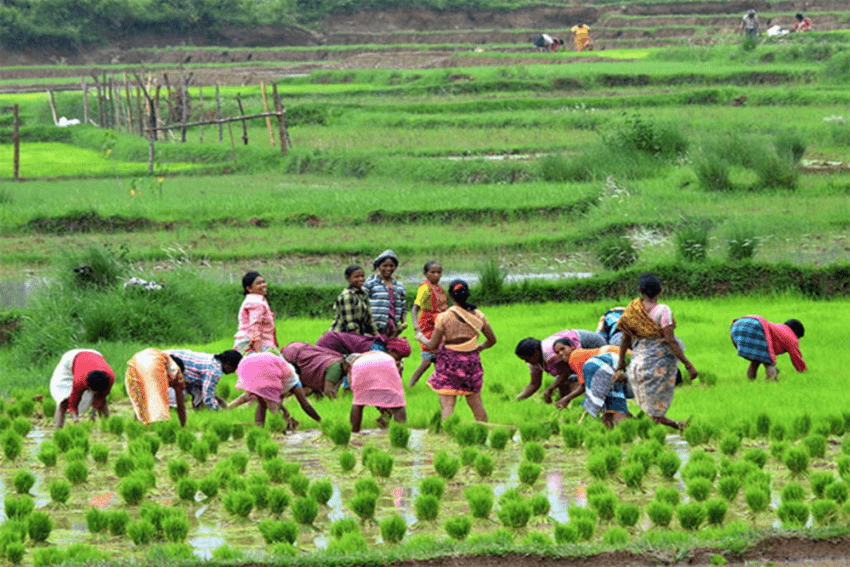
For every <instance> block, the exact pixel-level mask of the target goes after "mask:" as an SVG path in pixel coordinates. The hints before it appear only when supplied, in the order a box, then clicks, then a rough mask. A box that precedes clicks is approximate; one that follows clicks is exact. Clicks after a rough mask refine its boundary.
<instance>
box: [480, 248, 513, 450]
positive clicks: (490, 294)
mask: <svg viewBox="0 0 850 567" xmlns="http://www.w3.org/2000/svg"><path fill="white" fill-rule="evenodd" d="M506 277H508V271H507V270H506V269H505V268H503V267H502V266H501V264H499V260H497V259H496V258H494V257H490V258H489V259H488V260H486V261H485V262H484V263H482V264H481V265H479V266H478V278H479V279H478V286H477V287H476V293H475V296H476V297H478V298H480V299H481V300H482V301H488V300H492V299H496V298H498V297H499V296H500V294H501V293H502V288H503V287H504V285H505V278H506ZM485 435H486V434H485ZM485 439H486V437H485Z"/></svg>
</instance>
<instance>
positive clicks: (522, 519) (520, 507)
mask: <svg viewBox="0 0 850 567" xmlns="http://www.w3.org/2000/svg"><path fill="white" fill-rule="evenodd" d="M496 516H498V518H499V521H500V522H502V524H503V525H504V526H505V527H507V528H524V527H525V526H526V524H528V520H529V519H531V506H530V505H529V503H528V502H527V501H525V500H509V501H507V502H504V503H502V505H501V508H500V509H499V511H498V512H496Z"/></svg>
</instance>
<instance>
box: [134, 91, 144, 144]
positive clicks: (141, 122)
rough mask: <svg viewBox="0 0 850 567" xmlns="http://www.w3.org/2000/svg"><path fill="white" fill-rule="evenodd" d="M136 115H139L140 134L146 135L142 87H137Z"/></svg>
mask: <svg viewBox="0 0 850 567" xmlns="http://www.w3.org/2000/svg"><path fill="white" fill-rule="evenodd" d="M136 116H138V117H139V136H141V137H142V138H144V137H145V120H144V117H143V115H142V89H136Z"/></svg>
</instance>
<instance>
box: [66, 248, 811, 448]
mask: <svg viewBox="0 0 850 567" xmlns="http://www.w3.org/2000/svg"><path fill="white" fill-rule="evenodd" d="M398 265H399V260H398V257H397V256H396V254H395V253H394V252H393V251H392V250H386V251H384V252H383V253H381V254H380V255H379V256H378V257H377V258H376V259H375V261H374V263H373V268H374V273H373V274H372V275H371V276H370V277H369V278H368V279H367V278H366V273H365V270H364V269H363V268H362V267H360V266H356V265H352V266H348V267H347V268H346V269H345V272H344V275H345V278H346V281H347V286H346V287H345V289H343V291H342V292H341V293H340V294H339V296H338V298H337V299H336V301H335V303H334V306H333V311H334V318H333V322H332V324H331V326H330V329H329V330H328V332H326V333H325V334H324V335H322V336H321V337H320V338H319V339H318V340H317V341H316V344H311V343H307V342H301V341H298V342H292V343H289V344H287V345H284V346H283V347H280V346H279V345H278V342H277V336H276V330H275V320H274V312H272V310H271V307H270V305H269V302H268V300H267V297H266V296H267V292H268V284H267V282H266V281H265V280H264V278H263V277H262V276H261V275H260V274H259V273H257V272H248V273H247V274H245V276H244V277H243V279H242V287H243V292H244V300H243V302H242V305H241V307H240V309H239V314H238V317H237V322H238V330H237V332H236V334H235V335H234V345H233V349H231V350H227V351H224V352H222V353H219V354H215V355H212V354H205V353H196V352H192V351H189V350H184V349H175V350H164V351H163V350H158V349H152V348H151V349H146V350H143V351H141V352H139V353H136V354H135V355H134V356H133V357H132V358H131V359H130V361H129V362H128V363H127V374H126V378H125V385H126V390H127V394H128V397H129V398H130V402H131V404H132V406H133V409H134V413H135V417H136V419H138V420H139V421H140V422H142V423H143V424H148V423H151V422H153V421H159V420H164V419H169V415H170V408H171V407H174V408H175V409H176V411H177V415H178V418H179V420H180V422H181V424H183V425H185V422H186V403H185V394H186V393H188V394H189V395H190V396H191V399H192V406H193V407H195V408H202V407H206V408H209V409H212V410H218V409H225V408H232V407H236V406H238V405H241V404H243V403H256V406H257V407H256V411H255V422H256V423H257V424H258V425H263V424H264V422H265V418H266V413H267V412H268V411H272V412H281V413H282V415H283V418H284V420H285V422H286V425H287V430H292V429H295V428H297V427H298V425H299V424H298V422H297V421H296V420H295V419H294V418H292V417H291V416H290V415H289V412H288V411H287V409H286V407H285V405H284V403H283V402H284V400H285V398H286V397H288V396H292V397H294V398H295V399H296V400H297V401H298V403H299V404H300V406H301V408H302V409H303V410H304V412H305V413H306V414H307V415H308V416H310V417H311V418H313V419H315V420H316V421H321V417H320V416H319V414H318V413H317V412H316V411H315V409H314V408H313V407H312V405H311V404H310V402H309V400H308V396H309V395H311V394H313V395H315V396H316V397H321V396H328V397H331V398H335V397H337V395H338V393H339V390H340V388H342V389H343V390H345V391H348V390H350V391H351V393H352V408H351V413H350V420H351V425H352V430H353V431H355V432H356V431H359V430H360V426H361V422H362V416H363V410H364V408H365V407H366V406H372V407H375V408H376V409H377V410H378V412H379V414H380V415H379V418H378V424H379V425H381V426H382V427H383V426H386V425H387V424H388V421H389V420H390V419H395V420H396V421H399V422H405V421H406V409H405V407H406V401H405V394H404V385H403V382H402V372H403V360H404V358H407V357H408V356H410V354H411V347H410V343H409V342H408V340H407V339H406V338H402V337H400V336H399V335H400V334H401V332H402V331H404V329H405V328H406V327H407V322H406V320H407V297H406V290H405V287H404V285H403V284H402V283H400V282H399V281H398V280H396V279H395V278H394V277H393V276H394V273H395V271H396V269H397V268H398ZM423 274H424V281H423V282H422V284H421V285H420V286H419V288H418V290H417V294H416V299H415V301H414V302H413V309H412V314H413V317H412V319H413V327H414V334H415V338H416V340H417V341H419V342H420V344H421V351H422V357H421V362H420V364H419V365H418V366H417V367H416V369H415V370H414V372H413V375H412V376H411V378H410V381H409V384H408V387H413V386H415V384H416V383H417V381H418V380H419V378H420V377H421V376H422V375H423V374H424V373H425V372H426V371H427V370H428V368H429V367H430V366H431V364H434V365H435V368H434V372H433V373H432V374H431V376H430V377H429V378H428V380H427V382H428V385H429V386H430V387H431V388H432V389H433V390H434V392H436V393H437V395H438V397H439V402H440V409H441V416H442V418H443V419H445V418H447V417H448V416H449V415H451V414H452V413H453V412H454V408H455V403H456V400H457V398H458V397H463V398H465V399H466V402H467V404H468V405H469V407H470V409H471V410H472V413H473V415H474V417H475V419H477V420H479V421H487V412H486V410H485V409H484V403H483V400H482V397H481V390H482V384H483V375H484V373H483V369H482V365H481V357H480V353H481V351H483V350H486V349H489V348H491V347H493V346H494V345H495V344H496V336H495V333H494V332H493V329H492V327H491V326H490V323H489V322H488V320H487V318H486V317H485V315H484V314H483V313H482V312H481V310H479V309H478V308H477V307H476V306H475V305H474V304H473V303H471V302H470V299H471V297H470V290H469V286H468V285H467V283H466V282H465V281H463V280H459V279H457V280H453V281H452V282H451V283H450V284H449V286H448V291H446V290H444V289H443V287H442V286H441V285H440V279H441V277H442V266H441V265H440V264H439V263H438V262H428V263H427V264H425V266H424V267H423ZM638 290H639V292H640V297H637V298H636V299H634V300H633V301H632V302H631V303H629V304H628V306H626V307H615V308H612V309H610V310H609V311H607V312H606V313H604V314H603V315H602V317H600V319H599V323H598V325H597V328H596V330H595V331H589V330H581V329H566V330H563V331H560V332H558V333H555V334H553V335H551V336H549V337H547V338H545V339H543V340H538V339H535V338H532V337H529V338H526V339H523V340H521V341H520V342H519V343H518V344H517V346H516V349H515V354H516V355H517V356H518V357H519V358H520V359H522V360H523V361H524V362H526V364H527V365H528V369H529V373H530V381H529V384H528V385H527V386H526V388H525V389H524V390H523V391H522V392H521V393H520V394H519V395H518V396H517V400H522V399H525V398H528V397H530V396H532V395H533V394H534V393H535V392H537V391H538V390H539V389H540V388H541V387H542V383H543V375H544V374H545V373H548V374H550V375H552V376H553V377H554V380H553V383H552V384H551V385H549V386H548V387H547V388H546V389H545V390H544V399H545V400H546V402H547V403H551V402H552V401H553V395H554V394H555V393H556V392H557V395H558V397H557V400H556V401H555V403H556V406H557V407H559V408H565V407H567V406H568V405H569V404H570V402H571V401H573V400H574V399H576V398H578V397H580V396H584V400H583V402H582V408H583V409H584V410H585V411H586V414H587V415H591V416H592V417H594V418H599V419H601V420H602V421H603V423H605V424H606V425H608V426H614V425H616V424H617V423H618V422H619V421H621V420H622V419H626V418H628V417H630V413H629V410H628V405H627V402H626V400H627V399H628V398H634V399H635V401H636V402H637V405H638V406H639V407H640V409H641V410H642V411H643V412H644V413H645V414H646V415H648V416H649V417H650V418H652V419H653V420H654V421H655V422H657V423H660V424H664V425H668V426H670V427H673V428H677V429H682V428H683V427H685V426H686V425H687V424H686V423H684V422H676V421H673V420H671V419H669V418H668V417H666V413H667V410H668V409H669V408H670V405H671V402H672V399H673V393H674V389H675V386H676V384H677V376H678V378H679V381H680V380H681V373H680V371H679V363H680V362H681V363H682V364H684V368H685V370H686V371H687V372H688V374H689V375H690V378H691V379H694V378H697V376H698V371H697V369H696V368H695V367H694V365H693V364H692V363H691V361H690V360H689V359H688V357H687V356H686V355H685V348H684V344H683V343H682V341H681V340H679V339H678V338H677V337H676V335H675V328H676V321H675V319H674V317H673V314H672V312H671V310H670V307H669V306H667V305H665V304H663V303H658V298H659V296H660V295H661V293H662V291H663V288H662V285H661V282H660V281H659V279H658V278H657V277H656V276H654V275H653V274H650V273H645V274H643V275H641V276H640V280H639V282H638ZM449 298H450V299H451V300H452V305H451V306H449V301H448V299H449ZM803 333H804V329H803V325H802V324H801V323H800V322H799V321H797V320H794V319H792V320H789V321H786V322H785V323H784V324H775V323H770V322H768V321H766V320H765V319H763V318H762V317H759V316H755V315H750V316H747V317H742V318H740V319H736V320H735V321H734V322H733V323H732V327H731V338H732V342H733V344H734V345H735V347H736V348H737V350H738V355H739V356H742V357H743V358H745V359H747V360H749V361H750V367H749V369H748V371H747V377H748V378H749V379H750V380H753V379H755V377H756V371H757V369H758V367H759V366H760V365H764V366H765V370H766V375H767V378H768V379H772V380H775V379H776V375H777V371H776V356H777V355H779V354H782V353H786V352H787V353H789V354H790V356H791V359H792V362H793V364H794V367H795V368H796V369H797V370H798V371H804V370H805V369H806V365H805V363H804V362H803V360H802V356H801V354H800V350H799V339H800V338H801V337H802V336H803ZM482 336H483V341H481V337H482ZM233 372H235V373H236V374H237V384H236V388H237V389H239V390H242V391H243V393H242V394H241V395H240V396H239V397H238V398H237V399H235V400H234V401H232V402H231V403H230V404H229V405H226V402H225V401H224V400H223V399H221V398H220V397H218V396H217V395H216V386H217V384H218V382H219V380H220V379H221V377H222V375H224V374H231V373H233ZM114 380H115V373H114V372H113V371H112V369H111V367H110V366H109V364H108V363H107V362H106V360H105V359H104V358H103V356H102V355H101V354H100V353H98V352H97V351H94V350H90V349H77V350H72V351H69V352H67V353H66V354H65V355H64V356H63V357H62V360H61V361H60V362H59V365H58V366H57V367H56V370H55V371H54V374H53V377H52V379H51V384H50V390H51V394H52V395H53V397H54V399H55V400H56V402H57V409H56V415H55V424H56V426H57V427H62V425H63V423H64V420H65V414H66V413H69V414H70V415H71V418H72V419H73V420H74V421H75V422H76V421H78V420H79V414H80V413H85V412H86V411H87V410H89V409H91V410H92V415H93V417H94V415H95V414H96V413H100V414H101V415H103V416H107V415H108V414H109V409H108V406H107V402H106V398H107V395H108V394H109V392H110V389H111V388H112V385H113V383H114Z"/></svg>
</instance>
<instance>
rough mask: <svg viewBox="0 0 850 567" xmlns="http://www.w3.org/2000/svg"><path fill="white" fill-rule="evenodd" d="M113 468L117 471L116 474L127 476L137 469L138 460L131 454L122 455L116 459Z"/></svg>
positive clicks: (122, 476) (120, 476) (121, 476)
mask: <svg viewBox="0 0 850 567" xmlns="http://www.w3.org/2000/svg"><path fill="white" fill-rule="evenodd" d="M113 470H114V471H115V476H117V477H118V478H125V477H126V476H127V475H129V474H130V473H132V472H133V471H135V470H136V461H135V460H134V459H133V458H132V457H131V456H130V455H120V456H119V457H118V458H117V459H115V464H114V465H113Z"/></svg>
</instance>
